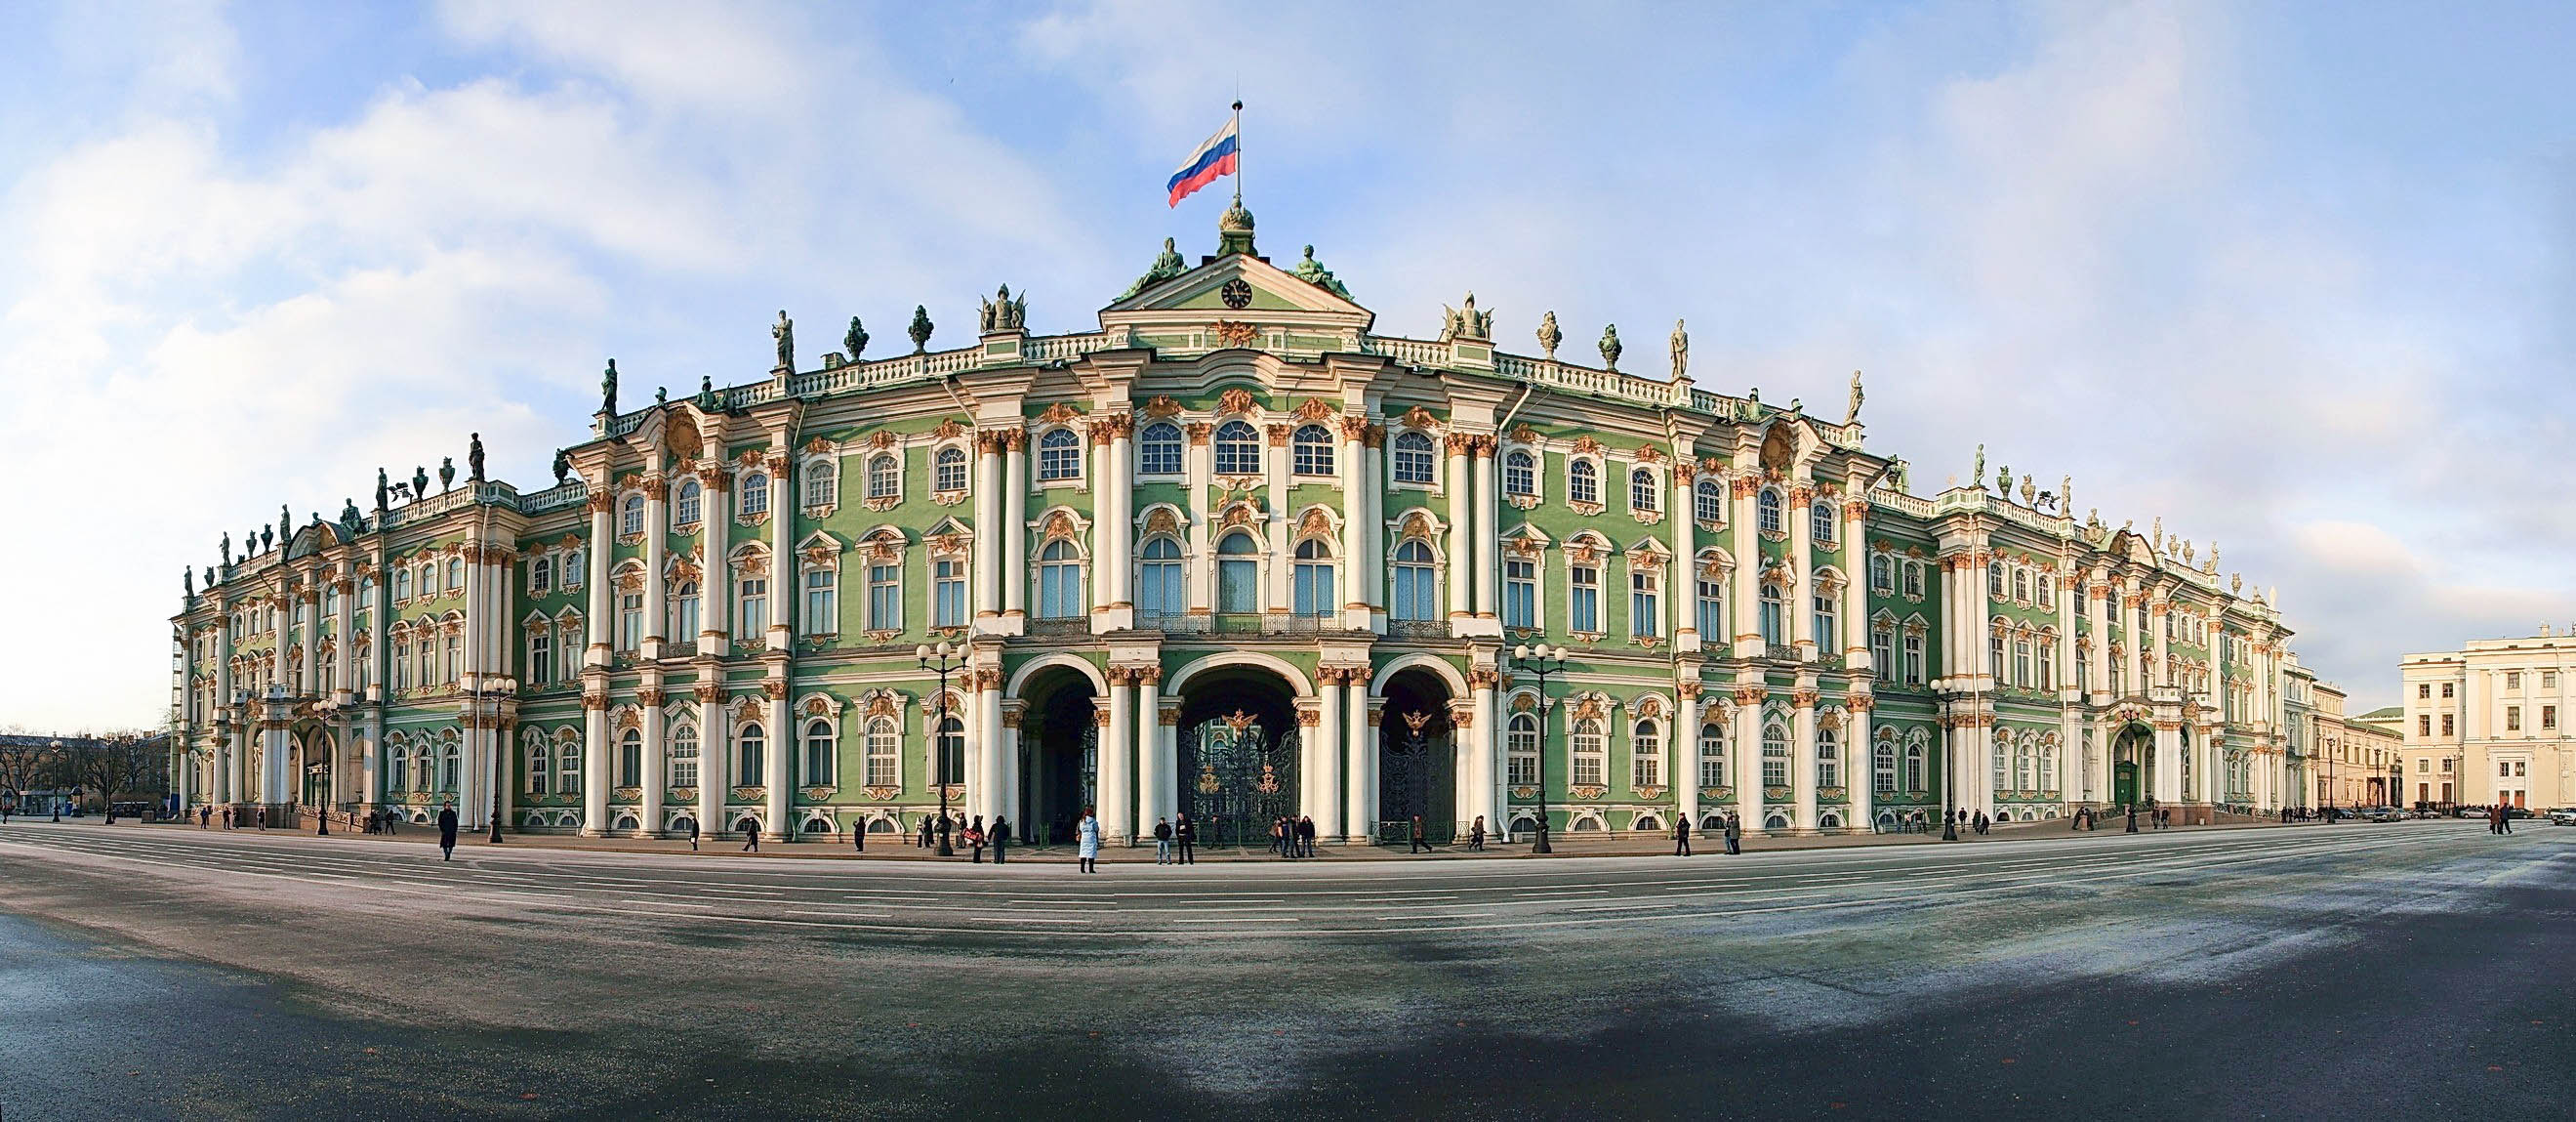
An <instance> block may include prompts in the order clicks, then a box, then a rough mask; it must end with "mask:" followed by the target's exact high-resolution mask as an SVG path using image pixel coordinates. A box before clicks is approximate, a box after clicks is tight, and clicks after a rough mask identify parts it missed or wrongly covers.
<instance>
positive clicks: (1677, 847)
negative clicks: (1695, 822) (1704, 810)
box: [1673, 818, 1691, 857]
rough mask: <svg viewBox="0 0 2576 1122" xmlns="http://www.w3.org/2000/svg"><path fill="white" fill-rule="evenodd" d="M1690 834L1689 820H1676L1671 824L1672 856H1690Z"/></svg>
mask: <svg viewBox="0 0 2576 1122" xmlns="http://www.w3.org/2000/svg"><path fill="white" fill-rule="evenodd" d="M1690 834H1691V831H1690V820H1689V819H1687V818H1684V819H1678V820H1676V821H1674V823H1673V856H1675V857H1688V856H1690V855H1691V851H1690Z"/></svg>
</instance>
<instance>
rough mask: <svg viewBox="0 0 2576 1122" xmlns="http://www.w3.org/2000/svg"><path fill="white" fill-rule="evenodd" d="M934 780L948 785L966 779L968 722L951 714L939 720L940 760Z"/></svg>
mask: <svg viewBox="0 0 2576 1122" xmlns="http://www.w3.org/2000/svg"><path fill="white" fill-rule="evenodd" d="M937 772H938V775H937V778H935V779H934V780H933V782H936V783H939V784H942V785H946V784H954V783H963V782H965V781H966V722H965V721H963V720H961V719H959V718H957V717H955V716H949V717H945V718H942V719H941V720H940V722H939V760H938V768H937Z"/></svg>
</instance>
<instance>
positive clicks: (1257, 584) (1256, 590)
mask: <svg viewBox="0 0 2576 1122" xmlns="http://www.w3.org/2000/svg"><path fill="white" fill-rule="evenodd" d="M1244 427H1246V428H1250V427H1251V426H1249V425H1246V426H1244ZM1260 557H1261V546H1260V545H1259V544H1258V543H1256V542H1254V541H1253V540H1252V535H1250V534H1246V533H1243V532H1241V531H1237V532H1235V533H1231V534H1227V535H1226V536H1225V538H1224V539H1223V540H1221V541H1219V542H1217V543H1216V610H1218V611H1220V612H1227V613H1232V614H1237V615H1242V614H1248V613H1252V612H1258V611H1260V610H1261V561H1260Z"/></svg>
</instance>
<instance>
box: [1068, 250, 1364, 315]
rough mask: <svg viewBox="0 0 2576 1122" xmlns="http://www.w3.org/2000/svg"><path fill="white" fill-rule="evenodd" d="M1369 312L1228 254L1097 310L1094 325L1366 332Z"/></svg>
mask: <svg viewBox="0 0 2576 1122" xmlns="http://www.w3.org/2000/svg"><path fill="white" fill-rule="evenodd" d="M1376 318H1377V317H1376V315H1375V313H1372V312H1370V311H1369V310H1368V309H1366V308H1363V307H1361V306H1359V305H1358V304H1354V303H1352V302H1351V301H1349V300H1348V299H1345V298H1343V297H1342V296H1340V295H1338V294H1336V293H1334V292H1333V291H1332V290H1331V289H1328V288H1325V287H1322V286H1320V285H1317V284H1315V283H1313V282H1310V281H1307V280H1304V279H1301V278H1299V277H1298V276H1297V275H1296V274H1294V273H1291V272H1288V271H1287V270H1284V269H1281V268H1279V267H1278V266H1275V265H1272V264H1270V263H1269V262H1267V261H1263V260H1261V259H1260V258H1257V257H1249V256H1245V255H1242V254H1228V255H1226V256H1223V257H1218V258H1215V259H1212V260H1209V261H1206V262H1205V263H1203V264H1201V265H1199V266H1198V267H1197V268H1194V269H1190V270H1187V271H1185V272H1183V273H1181V274H1180V275H1179V276H1176V277H1172V278H1171V279H1169V280H1164V281H1161V282H1159V283H1156V284H1151V285H1148V286H1146V287H1145V288H1144V290H1142V291H1140V292H1137V293H1136V294H1135V295H1133V296H1129V297H1127V298H1126V299H1124V300H1120V301H1118V302H1117V303H1115V304H1111V305H1110V306H1108V307H1106V308H1103V309H1101V311H1100V326H1101V327H1102V328H1103V329H1104V330H1116V329H1119V328H1123V327H1129V326H1135V327H1143V328H1146V329H1148V330H1150V329H1151V328H1152V327H1153V326H1155V325H1182V324H1187V325H1191V326H1197V327H1206V326H1208V325H1210V324H1213V323H1215V322H1217V321H1218V320H1220V319H1223V320H1229V321H1237V322H1247V323H1253V324H1258V325H1261V326H1286V327H1290V328H1294V329H1304V330H1312V331H1330V332H1335V333H1339V332H1344V331H1366V330H1368V329H1369V325H1370V324H1371V323H1373V322H1374V321H1375V320H1376Z"/></svg>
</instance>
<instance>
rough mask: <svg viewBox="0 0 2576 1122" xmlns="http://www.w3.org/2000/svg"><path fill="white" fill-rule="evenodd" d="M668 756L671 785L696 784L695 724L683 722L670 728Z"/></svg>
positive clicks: (696, 751)
mask: <svg viewBox="0 0 2576 1122" xmlns="http://www.w3.org/2000/svg"><path fill="white" fill-rule="evenodd" d="M628 735H633V734H632V733H630V734H628ZM670 756H671V760H670V772H671V786H674V787H695V786H697V785H698V727H697V726H696V725H687V724H684V725H680V726H678V727H675V728H673V729H672V730H671V745H670Z"/></svg>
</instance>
